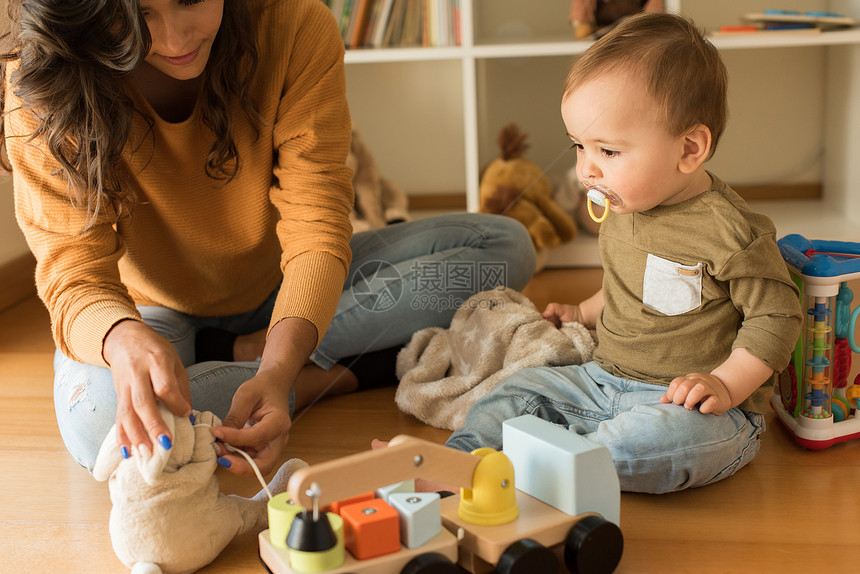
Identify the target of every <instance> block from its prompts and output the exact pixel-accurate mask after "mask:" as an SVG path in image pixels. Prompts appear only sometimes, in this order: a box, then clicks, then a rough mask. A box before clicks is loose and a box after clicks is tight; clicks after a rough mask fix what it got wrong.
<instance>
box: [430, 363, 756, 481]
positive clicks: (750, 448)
mask: <svg viewBox="0 0 860 574" xmlns="http://www.w3.org/2000/svg"><path fill="white" fill-rule="evenodd" d="M665 392H666V387H665V386H662V385H656V384H651V383H643V382H639V381H633V380H630V379H621V378H618V377H615V376H613V375H611V374H609V373H607V372H606V371H604V370H603V369H601V368H600V367H599V366H598V365H597V364H596V363H586V364H585V365H572V366H567V367H538V368H532V369H524V370H522V371H519V372H517V373H515V374H513V375H511V376H510V377H508V378H507V379H505V380H504V381H502V382H500V383H499V384H498V385H497V386H496V387H494V388H493V390H492V391H490V393H489V394H487V395H485V396H483V397H482V398H481V399H479V400H478V401H476V402H475V404H474V405H472V408H471V409H470V410H469V413H468V414H467V415H466V420H465V421H464V422H463V427H462V428H461V429H459V430H457V431H455V432H454V434H452V435H451V437H450V438H449V439H448V442H447V443H446V444H447V445H448V446H451V447H453V448H456V449H459V450H464V451H467V452H471V451H472V450H475V449H476V448H479V447H492V448H494V449H501V448H502V446H503V445H502V423H503V422H504V421H506V420H507V419H510V418H513V417H518V416H520V415H524V414H532V415H535V416H537V417H540V418H542V419H545V420H548V421H550V422H552V423H555V424H557V425H560V426H562V427H564V428H566V429H568V430H570V431H571V432H575V433H578V434H580V435H582V436H584V437H586V438H588V439H590V440H592V441H594V442H596V443H598V444H601V445H603V446H605V447H607V448H608V449H609V453H610V455H611V456H612V460H613V461H614V462H615V469H616V470H617V471H618V478H619V480H620V482H621V490H625V491H632V492H650V493H663V492H672V491H676V490H683V489H685V488H691V487H695V486H704V485H706V484H710V483H713V482H716V481H718V480H722V479H724V478H727V477H729V476H731V475H732V474H734V473H735V472H736V471H738V470H739V469H740V468H742V467H743V466H744V465H746V464H747V463H748V462H749V461H751V460H752V459H753V458H754V457H755V455H756V454H757V453H758V451H759V437H760V435H761V433H762V432H763V431H764V426H765V423H764V415H760V414H756V413H750V412H746V411H742V410H740V409H738V408H734V409H730V410H729V411H727V412H725V413H724V414H722V415H719V416H717V415H712V414H707V415H703V414H702V413H700V412H699V411H698V410H695V409H694V410H689V411H688V410H687V409H685V408H684V407H683V406H680V405H675V404H665V405H664V404H662V403H660V397H661V396H663V395H664V394H665Z"/></svg>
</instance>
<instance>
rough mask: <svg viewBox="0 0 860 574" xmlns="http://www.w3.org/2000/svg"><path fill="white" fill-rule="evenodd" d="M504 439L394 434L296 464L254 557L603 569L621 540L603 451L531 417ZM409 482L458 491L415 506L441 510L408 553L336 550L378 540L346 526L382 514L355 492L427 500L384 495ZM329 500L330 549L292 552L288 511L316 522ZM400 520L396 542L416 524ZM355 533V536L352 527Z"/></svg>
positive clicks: (368, 573) (421, 570) (281, 566)
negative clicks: (465, 445) (499, 442)
mask: <svg viewBox="0 0 860 574" xmlns="http://www.w3.org/2000/svg"><path fill="white" fill-rule="evenodd" d="M503 438H504V445H505V452H504V453H501V452H497V451H495V450H493V449H479V450H477V451H474V452H473V453H471V454H469V453H464V452H460V451H457V450H454V449H451V448H448V447H445V446H442V445H438V444H435V443H431V442H428V441H424V440H421V439H418V438H414V437H409V436H405V435H401V436H398V437H395V438H394V439H392V441H391V442H390V444H389V447H388V448H385V449H380V450H374V451H368V452H363V453H359V454H355V455H351V456H347V457H344V458H340V459H336V460H333V461H329V462H326V463H322V464H318V465H314V466H312V467H310V468H306V469H302V470H301V471H299V472H297V473H296V474H295V475H293V477H292V478H291V479H290V483H289V492H288V493H284V494H283V495H279V496H283V497H284V498H282V499H281V500H280V502H278V501H277V500H276V499H277V497H276V498H275V499H273V500H272V501H271V502H270V520H269V529H268V530H265V531H263V532H261V533H260V535H259V543H260V558H261V560H262V562H263V563H264V565H265V566H266V567H267V569H268V570H269V571H270V572H273V573H274V574H293V573H297V572H327V573H331V574H341V573H344V574H345V573H353V574H436V573H440V574H444V573H448V572H450V573H452V574H453V573H458V572H462V570H461V567H462V568H464V569H465V570H467V571H469V572H473V573H475V574H484V573H487V572H498V573H499V574H513V573H530V574H532V573H536V574H550V573H553V572H557V571H561V570H560V568H559V560H558V558H559V555H561V556H562V560H563V562H564V564H565V566H566V567H567V569H568V570H569V571H570V572H573V573H579V574H603V573H609V572H612V571H614V570H615V568H616V566H617V565H618V562H619V561H620V559H621V554H622V551H623V537H622V535H621V530H620V529H619V527H618V523H619V522H620V488H619V483H618V477H617V474H616V472H615V467H614V465H613V463H612V459H611V457H610V455H609V452H608V450H607V449H606V448H605V447H602V446H600V445H597V444H595V443H593V442H591V441H589V440H587V439H585V438H583V437H581V436H579V435H577V434H576V433H572V432H570V431H568V430H566V429H562V428H560V427H557V426H556V425H553V424H552V423H549V422H547V421H544V420H541V419H539V418H537V417H534V416H531V415H524V416H521V417H517V418H515V419H512V420H510V421H506V422H505V423H504V431H503ZM514 474H516V481H517V482H516V484H515V483H514ZM419 477H420V478H423V479H426V480H431V481H435V482H441V483H445V484H450V485H454V486H459V487H460V495H459V496H456V495H454V496H448V497H445V498H441V500H440V501H439V502H438V503H437V502H436V501H433V500H431V501H429V502H428V501H425V502H427V504H438V511H437V512H438V513H439V514H437V515H436V522H437V525H438V523H439V522H440V517H441V528H440V527H438V526H437V530H436V531H434V532H430V533H429V535H428V539H427V541H426V542H424V543H423V544H421V545H420V546H418V547H414V548H413V547H407V546H406V545H400V547H399V549H396V550H395V551H388V553H386V554H383V555H378V556H375V557H371V558H368V559H364V560H360V559H358V558H356V557H355V556H353V555H352V553H351V552H350V551H346V552H344V550H343V548H344V539H345V538H346V540H347V541H346V546H347V548H350V547H351V548H352V549H353V551H355V552H357V553H359V554H361V552H362V551H361V549H360V545H361V541H359V542H356V539H357V538H361V537H362V536H363V537H365V538H367V539H369V541H367V540H366V541H365V542H367V543H375V542H378V541H375V540H374V537H375V535H374V534H373V533H372V530H371V528H373V527H372V526H368V525H364V526H361V525H359V526H352V527H350V526H349V522H350V521H351V520H357V521H359V522H360V521H362V520H363V519H364V518H367V517H369V519H375V517H376V516H380V520H383V518H382V514H383V513H382V512H380V513H379V514H377V510H378V509H379V508H381V504H382V503H377V502H373V501H371V500H370V495H365V496H364V497H358V498H356V495H358V494H360V493H367V492H368V491H370V492H374V491H376V492H377V493H382V495H383V496H385V494H384V493H385V492H386V489H385V488H384V489H381V490H377V489H378V487H379V486H380V485H393V486H389V487H387V492H389V494H388V496H390V497H391V501H392V506H394V505H395V504H396V503H398V501H399V504H400V505H401V506H402V505H403V502H404V500H406V501H413V502H416V501H417V502H421V499H422V498H424V497H425V496H429V497H436V498H437V499H438V496H439V495H438V494H436V493H412V494H411V495H410V494H399V495H398V494H390V493H391V492H392V490H397V489H399V488H401V486H399V485H402V484H410V483H411V484H414V482H413V481H412V479H415V478H419ZM398 481H406V482H405V483H403V482H398ZM287 496H289V498H290V501H289V502H287V501H286V497H287ZM404 497H405V498H404ZM350 499H353V500H357V502H352V503H350ZM292 501H295V505H294V506H292V508H290V505H292ZM332 503H334V504H335V505H336V506H338V507H339V508H340V511H341V513H342V514H343V515H344V518H341V517H340V516H337V515H334V514H328V517H329V518H330V520H331V523H332V525H333V529H332V530H333V531H335V532H336V533H337V535H336V539H337V544H336V545H335V546H332V545H333V544H335V542H334V541H332V542H331V543H330V544H327V545H324V547H322V548H320V549H316V550H315V549H311V550H307V548H303V549H302V550H297V548H301V547H300V546H298V545H297V544H294V542H295V540H296V539H298V538H301V536H302V535H301V534H297V533H296V531H297V530H298V529H299V528H298V527H297V526H296V522H298V521H299V518H293V517H294V516H298V517H301V519H302V520H303V521H306V522H307V523H310V524H314V525H315V526H313V529H316V528H317V526H316V524H317V523H316V522H315V521H316V520H318V518H319V515H320V513H318V509H319V508H322V507H324V506H326V505H331V504H332ZM278 504H279V505H280V507H279V509H278V511H277V513H276V514H273V513H272V508H273V505H274V506H278ZM422 504H423V502H422ZM310 509H313V511H312V510H310ZM362 513H363V514H365V515H366V516H362ZM350 515H352V517H350ZM355 516H358V518H354V517H355ZM411 520H412V518H410V517H405V516H404V514H403V513H401V514H400V516H399V524H400V525H401V533H400V539H403V540H406V536H407V535H408V536H412V535H413V534H414V533H409V532H407V531H409V530H410V529H413V528H415V529H416V530H417V529H418V527H417V526H414V525H411V522H410V521H411ZM430 523H432V520H431V521H430ZM301 528H302V529H304V528H308V527H307V526H306V525H302V527H301ZM350 528H352V530H353V531H351V530H350ZM361 529H363V533H361V532H359V533H358V534H356V532H355V531H358V530H361ZM287 532H289V534H288V535H287ZM344 532H345V534H344ZM329 536H330V534H329ZM285 538H286V540H284V539H285ZM398 542H399V541H398ZM310 544H311V546H313V544H314V543H310Z"/></svg>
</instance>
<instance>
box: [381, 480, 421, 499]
mask: <svg viewBox="0 0 860 574" xmlns="http://www.w3.org/2000/svg"><path fill="white" fill-rule="evenodd" d="M395 492H415V480H414V479H411V478H410V479H409V480H404V481H403V482H398V483H397V484H390V485H388V486H382V487H380V488H377V489H376V498H381V499H382V500H384V501H385V502H388V497H389V496H391V495H392V494H394V493H395Z"/></svg>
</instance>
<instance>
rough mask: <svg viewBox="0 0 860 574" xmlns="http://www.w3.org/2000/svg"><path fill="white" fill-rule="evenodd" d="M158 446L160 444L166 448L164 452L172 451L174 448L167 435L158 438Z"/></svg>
mask: <svg viewBox="0 0 860 574" xmlns="http://www.w3.org/2000/svg"><path fill="white" fill-rule="evenodd" d="M158 444H160V445H161V446H162V447H163V448H164V450H170V447H172V446H173V443H172V442H170V437H168V436H167V435H166V434H163V435H159V436H158Z"/></svg>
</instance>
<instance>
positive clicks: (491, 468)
mask: <svg viewBox="0 0 860 574" xmlns="http://www.w3.org/2000/svg"><path fill="white" fill-rule="evenodd" d="M472 454H473V455H475V456H480V457H481V461H480V462H479V463H478V466H477V467H475V474H474V476H473V477H472V488H471V489H467V488H461V489H460V506H459V508H458V510H457V514H458V515H459V516H460V518H462V519H463V520H465V521H466V522H470V523H472V524H479V525H482V526H493V525H497V524H507V523H508V522H511V521H512V520H514V519H515V518H516V517H517V516H519V509H518V508H517V496H516V489H515V488H514V465H513V463H512V462H511V460H510V459H509V458H508V457H507V456H505V454H504V453H501V452H499V451H497V450H494V449H492V448H479V449H477V450H474V451H472Z"/></svg>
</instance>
